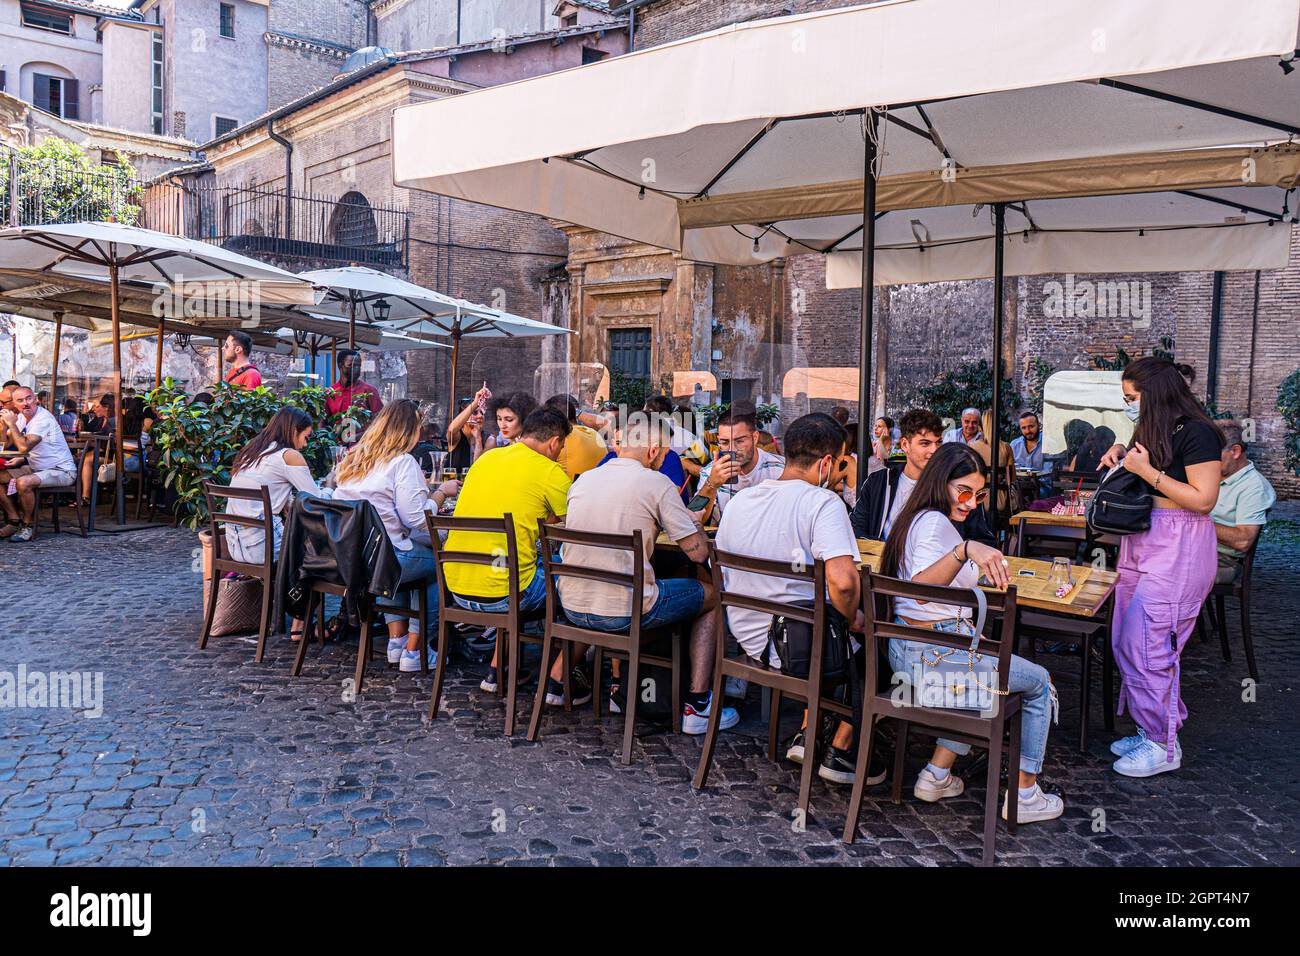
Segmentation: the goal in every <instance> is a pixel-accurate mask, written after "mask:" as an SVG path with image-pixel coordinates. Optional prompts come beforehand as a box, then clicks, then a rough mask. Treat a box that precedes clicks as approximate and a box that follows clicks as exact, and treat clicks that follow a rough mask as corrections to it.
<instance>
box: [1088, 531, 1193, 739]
mask: <svg viewBox="0 0 1300 956" xmlns="http://www.w3.org/2000/svg"><path fill="white" fill-rule="evenodd" d="M1216 567H1217V558H1216V549H1215V538H1214V523H1213V522H1212V521H1211V520H1210V517H1209V515H1202V514H1197V513H1196V512H1193V511H1183V510H1174V509H1164V508H1156V509H1154V510H1153V511H1152V512H1151V528H1150V530H1148V531H1144V532H1142V533H1141V534H1133V535H1129V536H1127V537H1126V538H1124V539H1123V541H1122V542H1121V543H1120V548H1119V583H1118V584H1117V585H1116V588H1115V617H1114V620H1113V624H1112V629H1111V644H1112V646H1113V648H1114V650H1115V665H1116V667H1118V668H1119V673H1120V681H1121V685H1120V691H1119V708H1118V712H1119V713H1121V714H1122V713H1124V708H1125V705H1126V704H1127V706H1128V710H1129V713H1130V714H1131V715H1132V717H1133V720H1134V721H1135V722H1136V723H1137V725H1138V726H1139V727H1141V728H1142V729H1143V730H1144V731H1145V732H1146V735H1147V736H1148V737H1150V738H1151V739H1152V740H1154V741H1156V742H1157V743H1162V744H1166V749H1167V752H1168V756H1167V758H1166V759H1168V760H1170V761H1172V760H1173V759H1174V757H1173V754H1174V735H1175V734H1177V733H1178V729H1179V728H1180V727H1182V725H1183V721H1185V720H1186V719H1187V708H1186V707H1185V706H1184V705H1183V701H1182V697H1181V695H1180V694H1179V687H1178V684H1179V676H1180V674H1179V658H1180V657H1181V655H1182V652H1183V647H1184V646H1185V645H1186V644H1187V639H1188V637H1190V636H1191V633H1192V630H1193V629H1194V628H1195V627H1196V618H1197V615H1198V614H1199V613H1200V610H1201V604H1202V603H1203V602H1204V601H1205V598H1206V596H1207V595H1208V594H1209V593H1210V588H1211V587H1212V586H1213V585H1214V574H1215V570H1216Z"/></svg>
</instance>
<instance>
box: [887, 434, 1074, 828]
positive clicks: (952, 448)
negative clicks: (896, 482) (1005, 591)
mask: <svg viewBox="0 0 1300 956" xmlns="http://www.w3.org/2000/svg"><path fill="white" fill-rule="evenodd" d="M987 498H988V488H987V487H986V486H985V477H984V467H983V463H982V462H981V461H980V459H979V456H978V455H976V454H975V452H973V451H972V450H971V449H970V448H969V447H968V446H966V445H963V444H961V443H960V442H950V443H948V444H946V445H943V446H942V447H941V448H940V449H939V450H938V451H936V452H935V453H934V457H933V458H931V459H930V463H929V464H928V465H926V466H925V471H923V472H921V477H920V478H919V479H918V480H917V483H916V487H915V488H913V489H912V494H911V495H910V496H909V497H908V499H907V503H906V504H905V505H903V510H902V512H900V513H899V515H898V518H897V519H896V520H895V521H894V525H893V528H892V529H891V530H890V532H889V538H888V540H887V541H886V542H885V551H884V555H883V556H882V558H881V564H880V571H881V573H882V574H886V575H889V576H891V577H897V578H901V579H903V580H905V581H916V582H918V583H921V584H941V585H946V586H949V587H956V588H974V587H977V586H978V583H979V580H980V577H981V575H983V576H984V577H987V578H988V580H989V581H991V582H992V583H993V584H994V585H996V586H997V587H1000V588H1005V587H1006V586H1007V584H1008V583H1009V581H1010V577H1009V575H1008V571H1007V562H1006V559H1005V558H1003V556H1002V552H1000V551H998V550H997V549H996V548H992V547H989V546H988V545H986V544H980V543H979V542H978V541H964V540H963V539H962V536H961V533H960V532H959V531H958V530H957V527H956V525H957V523H959V522H961V521H965V520H966V518H967V517H968V516H969V515H970V513H971V512H972V511H973V510H974V509H975V508H976V507H977V506H978V505H979V504H981V503H983V502H984V501H985V500H987ZM970 613H971V612H970V609H969V608H963V607H958V606H956V605H952V604H938V603H935V602H933V601H913V600H910V599H907V598H898V599H896V600H895V601H894V614H895V617H896V619H897V620H898V622H899V623H902V624H911V625H914V626H916V627H925V628H929V629H930V630H934V631H944V632H945V633H956V634H972V633H974V625H973V624H972V622H971V620H970ZM936 651H938V652H939V653H941V654H942V653H945V652H946V651H947V648H944V647H942V646H940V645H932V644H925V643H922V642H918V641H903V640H891V641H890V642H889V664H890V666H891V667H892V668H893V669H894V673H896V674H905V675H908V678H909V680H910V679H911V675H913V674H915V673H917V671H918V670H920V668H921V664H920V660H921V655H922V654H925V653H929V654H934V653H935V652H936ZM1007 690H1008V691H1010V692H1011V693H1018V694H1020V695H1021V698H1020V699H1021V720H1020V787H1019V794H1018V799H1019V804H1018V808H1017V810H1016V817H1017V821H1018V822H1019V823H1036V822H1038V821H1041V820H1054V819H1056V818H1057V817H1059V816H1060V815H1061V813H1062V812H1063V811H1064V809H1065V802H1064V801H1063V800H1062V799H1061V798H1060V797H1059V796H1057V795H1056V794H1050V793H1046V792H1044V791H1043V789H1042V788H1041V787H1040V786H1039V785H1038V774H1039V772H1040V771H1041V770H1042V767H1043V755H1044V754H1045V753H1046V752H1047V732H1048V727H1049V725H1050V723H1051V720H1052V715H1053V713H1054V711H1055V709H1056V691H1055V689H1054V688H1053V687H1052V679H1051V677H1050V675H1048V673H1047V671H1046V670H1045V669H1043V668H1042V667H1040V666H1039V665H1037V664H1035V663H1032V662H1031V661H1027V660H1025V659H1024V658H1023V657H1018V656H1015V655H1012V657H1011V673H1010V674H1008V675H1007ZM969 752H970V744H966V743H959V742H957V741H952V740H939V741H938V742H937V743H936V745H935V748H934V754H933V756H931V757H930V762H929V763H928V764H927V765H926V767H925V769H924V770H922V771H921V773H920V775H919V776H918V777H917V779H916V786H915V787H914V788H913V790H912V792H913V793H914V794H915V795H916V797H917V799H919V800H925V801H927V802H930V803H934V802H935V801H938V800H943V799H946V798H948V797H956V796H959V795H960V794H961V793H962V791H963V790H965V784H964V783H963V782H962V779H961V778H960V777H958V776H956V775H955V774H953V773H952V765H953V763H954V761H956V759H957V757H958V756H960V755H963V754H967V753H969ZM1006 816H1007V804H1006V802H1005V801H1004V802H1003V804H1002V818H1003V819H1004V820H1005V819H1006Z"/></svg>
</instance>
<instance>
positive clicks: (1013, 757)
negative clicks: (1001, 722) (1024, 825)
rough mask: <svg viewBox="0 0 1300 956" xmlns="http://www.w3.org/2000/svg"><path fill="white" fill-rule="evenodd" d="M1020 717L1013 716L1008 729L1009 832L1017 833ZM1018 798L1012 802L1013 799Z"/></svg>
mask: <svg viewBox="0 0 1300 956" xmlns="http://www.w3.org/2000/svg"><path fill="white" fill-rule="evenodd" d="M1020 717H1021V712H1020V711H1016V712H1015V713H1014V714H1012V715H1011V720H1010V721H1009V722H1008V729H1007V832H1008V833H1015V832H1016V813H1017V809H1018V807H1019V806H1020V797H1019V791H1020ZM1013 796H1014V797H1016V799H1015V800H1012V799H1011V798H1012V797H1013Z"/></svg>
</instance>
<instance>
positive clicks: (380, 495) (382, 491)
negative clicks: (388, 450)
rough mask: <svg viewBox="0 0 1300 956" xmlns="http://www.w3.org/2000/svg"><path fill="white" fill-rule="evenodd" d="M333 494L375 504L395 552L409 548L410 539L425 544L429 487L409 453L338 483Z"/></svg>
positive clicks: (427, 528)
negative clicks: (365, 473)
mask: <svg viewBox="0 0 1300 956" xmlns="http://www.w3.org/2000/svg"><path fill="white" fill-rule="evenodd" d="M334 497H335V498H342V499H344V500H350V501H356V500H361V501H369V502H370V503H371V504H372V505H374V506H375V511H377V512H378V513H379V517H380V519H381V520H382V521H383V522H384V530H386V531H387V532H388V540H389V541H391V542H392V543H393V547H394V548H396V549H397V550H398V551H410V550H411V542H412V541H415V542H417V543H419V544H424V545H427V544H428V543H429V526H428V524H426V523H425V511H424V506H425V503H426V502H428V500H429V486H428V485H427V484H426V483H425V480H424V472H422V471H421V470H420V466H419V465H418V464H416V461H415V459H414V458H413V457H411V456H410V455H398V456H397V457H396V458H390V459H389V460H388V461H386V462H384V464H382V465H380V466H379V467H378V468H375V469H374V470H373V471H371V472H370V473H369V474H368V475H364V476H363V477H361V478H360V479H353V480H352V481H351V482H348V483H346V484H345V483H343V482H340V483H339V485H338V487H337V488H335V489H334Z"/></svg>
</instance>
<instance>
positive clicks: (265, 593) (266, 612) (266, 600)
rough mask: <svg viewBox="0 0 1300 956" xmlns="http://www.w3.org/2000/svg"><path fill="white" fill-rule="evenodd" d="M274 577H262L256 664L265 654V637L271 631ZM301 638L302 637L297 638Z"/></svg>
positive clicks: (254, 660) (254, 659)
mask: <svg viewBox="0 0 1300 956" xmlns="http://www.w3.org/2000/svg"><path fill="white" fill-rule="evenodd" d="M273 581H274V579H270V580H268V579H266V578H263V579H262V618H261V621H260V626H259V627H258V629H257V654H256V655H254V657H253V662H254V663H256V664H260V663H262V657H263V656H264V655H265V654H266V638H267V636H268V635H269V634H270V633H271V588H272V587H274V584H273ZM299 640H302V638H299Z"/></svg>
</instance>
